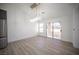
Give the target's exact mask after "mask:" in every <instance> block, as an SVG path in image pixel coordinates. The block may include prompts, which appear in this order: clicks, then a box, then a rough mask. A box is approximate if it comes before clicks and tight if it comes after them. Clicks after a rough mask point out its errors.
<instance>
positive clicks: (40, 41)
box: [0, 36, 79, 55]
mask: <svg viewBox="0 0 79 59" xmlns="http://www.w3.org/2000/svg"><path fill="white" fill-rule="evenodd" d="M0 54H1V55H76V54H79V49H76V48H74V47H73V45H72V44H71V43H68V42H64V41H60V40H57V39H50V38H46V37H41V36H37V37H32V38H28V39H24V40H19V41H16V42H12V43H9V44H8V47H7V48H5V49H0Z"/></svg>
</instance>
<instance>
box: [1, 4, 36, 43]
mask: <svg viewBox="0 0 79 59" xmlns="http://www.w3.org/2000/svg"><path fill="white" fill-rule="evenodd" d="M28 5H29V4H0V8H1V9H4V10H7V25H8V41H9V42H12V41H16V40H20V39H24V38H29V37H32V36H35V35H36V30H35V29H36V28H35V26H36V23H30V19H31V18H32V17H31V16H33V15H34V14H32V13H30V15H29V12H31V10H30V7H29V6H28ZM28 17H29V19H28Z"/></svg>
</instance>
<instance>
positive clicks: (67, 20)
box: [40, 4, 73, 42]
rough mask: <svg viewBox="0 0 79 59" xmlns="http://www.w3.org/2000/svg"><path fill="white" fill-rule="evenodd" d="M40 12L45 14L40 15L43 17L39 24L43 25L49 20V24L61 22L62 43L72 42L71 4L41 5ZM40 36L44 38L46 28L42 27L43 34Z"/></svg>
mask: <svg viewBox="0 0 79 59" xmlns="http://www.w3.org/2000/svg"><path fill="white" fill-rule="evenodd" d="M40 11H41V12H42V11H43V12H45V14H40V15H42V16H44V17H43V19H42V20H41V22H44V25H46V24H47V22H49V21H50V20H51V22H56V21H57V22H61V25H62V35H61V36H62V38H61V40H63V41H69V42H73V39H72V34H73V31H72V21H73V7H72V5H71V4H42V7H41V6H40ZM40 35H42V36H46V26H44V32H43V33H41V34H40Z"/></svg>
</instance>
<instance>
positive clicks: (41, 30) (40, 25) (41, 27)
mask: <svg viewBox="0 0 79 59" xmlns="http://www.w3.org/2000/svg"><path fill="white" fill-rule="evenodd" d="M43 26H44V24H43V23H40V24H39V29H40V32H43Z"/></svg>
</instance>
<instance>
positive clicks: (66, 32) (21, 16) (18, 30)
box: [0, 3, 73, 42]
mask: <svg viewBox="0 0 79 59" xmlns="http://www.w3.org/2000/svg"><path fill="white" fill-rule="evenodd" d="M29 5H30V4H0V8H2V9H5V10H7V20H8V41H9V42H12V41H16V40H19V39H23V38H28V37H32V36H35V35H37V32H36V23H30V22H29V20H30V19H32V18H34V17H35V16H36V15H35V14H34V12H33V11H34V10H33V11H31V9H30V8H29ZM37 12H38V16H41V17H43V18H42V22H44V23H45V25H46V23H47V21H48V20H50V19H51V20H53V21H60V22H61V23H62V29H63V32H62V40H64V41H69V42H73V40H72V33H73V31H72V19H73V8H72V5H71V4H55V3H54V4H41V5H40V6H39V7H38V11H37ZM41 12H45V13H44V14H42V13H41ZM41 35H43V36H46V26H45V27H44V33H42V34H41Z"/></svg>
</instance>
